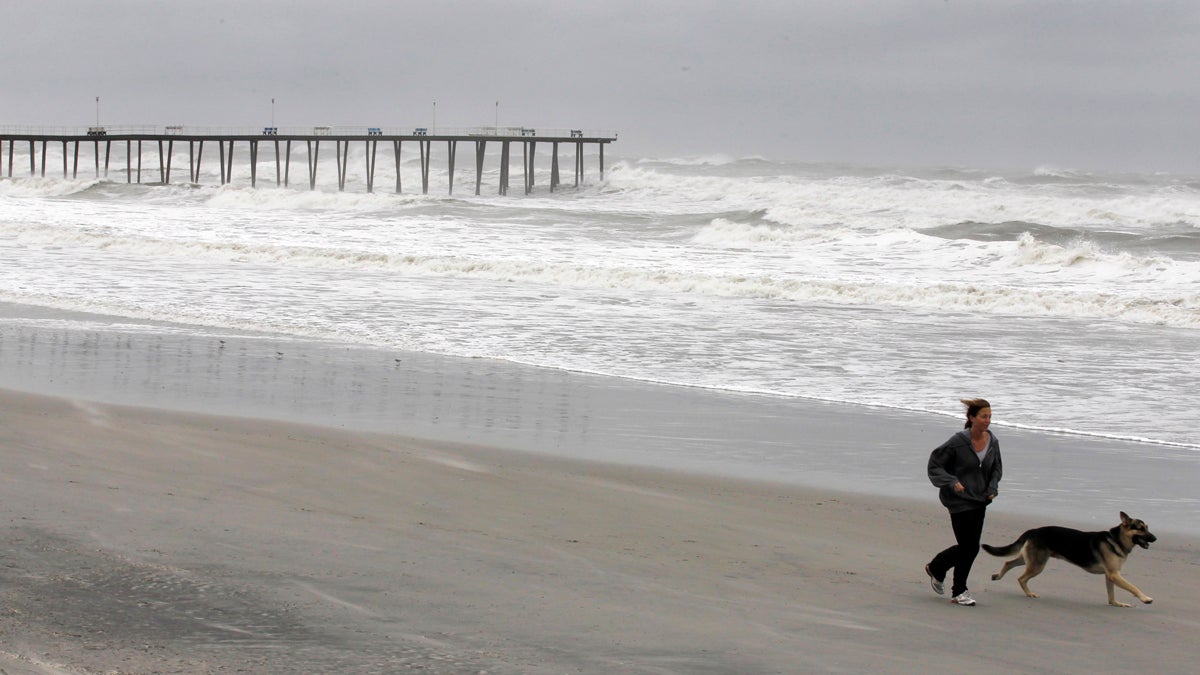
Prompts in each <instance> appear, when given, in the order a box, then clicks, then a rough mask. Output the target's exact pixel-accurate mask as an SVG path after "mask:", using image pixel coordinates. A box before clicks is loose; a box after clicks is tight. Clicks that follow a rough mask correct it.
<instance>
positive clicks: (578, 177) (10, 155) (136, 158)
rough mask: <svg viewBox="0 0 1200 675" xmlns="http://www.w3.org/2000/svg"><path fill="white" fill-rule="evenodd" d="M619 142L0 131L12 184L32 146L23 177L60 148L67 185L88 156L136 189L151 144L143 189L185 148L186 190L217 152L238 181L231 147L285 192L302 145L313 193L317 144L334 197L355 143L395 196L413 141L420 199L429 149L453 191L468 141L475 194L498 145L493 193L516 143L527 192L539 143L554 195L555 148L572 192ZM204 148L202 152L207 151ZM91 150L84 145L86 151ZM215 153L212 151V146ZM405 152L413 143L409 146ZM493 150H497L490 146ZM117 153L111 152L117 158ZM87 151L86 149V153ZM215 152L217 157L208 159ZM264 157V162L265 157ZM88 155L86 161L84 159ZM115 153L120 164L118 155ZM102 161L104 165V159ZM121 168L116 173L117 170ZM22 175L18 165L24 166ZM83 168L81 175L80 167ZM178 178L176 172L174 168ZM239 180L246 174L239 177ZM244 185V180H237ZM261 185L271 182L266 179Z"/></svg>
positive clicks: (334, 133)
mask: <svg viewBox="0 0 1200 675" xmlns="http://www.w3.org/2000/svg"><path fill="white" fill-rule="evenodd" d="M616 140H617V134H616V133H612V132H593V131H585V130H583V129H546V130H543V129H533V128H526V127H499V126H497V127H476V128H472V129H451V130H443V131H440V132H439V131H438V130H430V129H428V128H425V127H413V128H406V129H405V130H403V131H401V130H398V129H390V128H383V127H334V126H316V127H303V128H291V127H286V128H280V127H263V128H262V129H261V130H259V129H255V130H253V131H250V130H245V129H212V128H202V127H195V128H193V127H184V126H165V127H103V126H94V127H88V128H87V129H86V130H84V129H83V128H75V129H55V130H35V129H22V128H12V127H0V176H3V175H5V174H4V171H5V170H7V176H8V177H9V178H12V177H13V171H14V163H15V157H16V155H17V151H18V150H20V151H24V150H25V144H26V143H28V155H29V157H28V160H29V175H31V176H38V175H41V176H45V175H46V170H47V155H48V149H49V148H55V149H57V148H56V146H57V145H58V144H61V145H62V175H63V178H78V176H79V162H80V149H81V147H82V148H83V149H84V152H83V154H84V159H85V161H86V160H87V159H91V160H92V162H91V163H92V164H93V166H94V170H95V176H96V178H100V177H101V176H103V177H105V178H107V177H108V175H109V171H110V168H111V167H112V165H113V164H114V159H115V162H116V165H117V166H118V167H120V163H121V160H124V171H125V178H126V182H127V183H134V182H136V183H141V182H142V173H143V163H144V162H143V157H144V155H143V150H144V149H145V146H147V145H148V146H149V147H150V152H151V161H150V164H151V166H150V167H149V168H148V172H149V173H150V174H151V177H152V178H153V171H154V168H155V167H154V162H153V153H154V149H155V146H156V145H157V150H158V152H157V155H158V162H157V167H156V168H157V170H158V175H157V179H158V180H156V181H155V180H153V179H151V180H150V181H149V182H152V183H158V184H164V185H165V184H170V183H171V181H172V171H173V169H174V168H175V167H173V166H172V165H173V163H174V157H175V154H176V147H177V146H179V147H180V148H182V146H183V144H185V143H186V144H187V164H188V167H187V169H188V178H187V182H188V183H190V184H199V183H200V182H201V170H200V169H201V163H202V162H203V161H204V160H205V159H206V155H205V150H206V149H207V150H208V155H207V159H208V160H209V161H210V162H211V161H212V156H213V154H215V155H216V159H217V161H218V163H219V169H220V170H219V172H218V173H219V175H220V179H219V180H220V184H221V185H226V184H229V183H232V182H233V180H234V167H235V164H234V155H235V149H240V150H241V152H240V153H239V154H238V156H239V157H242V156H247V157H249V174H250V175H249V178H250V185H251V186H252V187H256V186H257V185H258V182H259V180H260V176H259V175H258V174H259V169H260V165H261V163H262V162H266V163H267V167H268V171H269V168H270V160H271V157H272V151H273V157H274V169H275V176H274V179H275V185H276V186H284V187H286V186H289V185H290V184H291V183H292V180H291V165H292V150H293V144H296V148H297V149H299V147H300V144H303V148H304V150H305V151H306V154H305V155H304V156H305V159H306V161H305V162H304V164H305V165H306V166H305V167H304V168H305V170H306V173H305V176H304V180H306V181H307V182H308V188H309V189H310V190H316V189H317V170H318V166H319V159H320V152H321V145H322V144H325V147H326V148H330V147H331V149H332V150H333V151H334V157H335V165H336V169H337V185H338V190H339V191H344V190H345V189H346V174H347V170H348V168H349V164H350V148H351V146H354V145H358V144H361V147H363V149H364V152H363V157H364V159H363V160H362V161H363V162H364V167H363V168H364V176H365V182H366V190H367V192H374V191H375V175H376V172H375V167H376V159H377V157H378V155H379V146H380V144H382V145H383V147H384V154H385V156H386V154H387V152H388V150H389V149H390V151H391V155H392V160H393V161H394V163H395V169H396V173H395V176H396V187H395V191H396V193H400V192H401V187H402V185H401V171H400V164H401V150H402V148H403V145H404V144H405V143H409V144H416V152H417V153H418V155H419V158H420V174H421V193H422V194H428V193H429V170H430V165H431V163H432V161H433V154H434V147H441V146H442V144H443V143H444V144H445V158H446V160H447V165H446V167H447V176H448V183H449V185H448V194H454V176H455V158H456V155H457V151H458V144H459V143H460V142H462V143H469V144H473V149H474V151H475V162H474V165H475V194H476V195H478V194H480V190H481V188H482V183H483V174H484V163H485V157H486V151H487V147H488V144H489V143H492V144H498V145H499V147H500V160H499V161H500V167H499V186H498V190H499V194H501V195H507V194H508V192H509V178H510V169H509V165H510V163H511V159H512V157H511V156H512V154H513V145H514V144H519V145H520V154H521V167H522V169H521V174H522V176H521V178H522V182H523V184H524V190H525V194H529V193H531V192H532V191H533V187H534V177H535V171H534V166H535V161H534V160H535V157H536V152H537V148H538V146H539V145H541V146H542V147H545V146H547V145H549V146H550V175H549V186H550V191H551V192H553V191H554V190H556V189H557V188H558V187H559V186H560V185H562V180H561V174H560V171H559V149H560V146H563V147H565V148H568V149H569V150H572V151H573V152H571V153H570V154H572V155H573V159H574V165H575V167H574V185H575V186H576V187H578V185H579V183H580V182H581V181H582V180H583V178H584V159H585V156H586V155H585V148H587V147H588V146H597V147H596V149H598V153H596V154H597V155H598V161H599V167H598V170H599V175H600V178H601V180H603V178H604V147H605V146H606V145H607V144H609V143H612V142H614V141H616ZM206 145H207V148H206ZM89 146H90V147H89ZM213 146H216V147H215V148H214V147H213ZM410 147H411V145H410ZM493 147H495V145H493ZM114 148H115V150H116V152H115V153H114ZM87 150H90V151H91V152H90V153H88V152H87ZM214 150H215V153H214ZM264 152H265V157H264ZM87 154H91V155H92V157H91V158H88V157H87V156H86V155H87ZM114 154H115V155H116V157H115V158H114ZM101 160H103V161H101ZM120 170H121V169H120V168H118V169H117V171H120ZM22 171H23V168H22ZM85 171H86V169H85ZM174 173H175V177H176V179H178V176H179V172H178V171H175V172H174ZM242 175H243V176H244V172H243V173H242ZM243 180H244V178H243ZM267 180H270V177H269V176H268V178H267Z"/></svg>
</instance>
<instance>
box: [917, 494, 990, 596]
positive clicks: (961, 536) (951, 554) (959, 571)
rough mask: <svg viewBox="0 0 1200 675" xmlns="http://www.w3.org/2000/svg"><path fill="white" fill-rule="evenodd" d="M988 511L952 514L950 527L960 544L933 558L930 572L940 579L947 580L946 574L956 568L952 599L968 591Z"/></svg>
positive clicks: (951, 591)
mask: <svg viewBox="0 0 1200 675" xmlns="http://www.w3.org/2000/svg"><path fill="white" fill-rule="evenodd" d="M985 513H987V509H971V510H970V511H959V512H958V513H951V514H950V525H951V527H953V528H954V540H955V541H957V542H958V543H957V544H955V545H954V546H951V547H950V548H948V549H946V550H945V551H942V552H941V553H939V554H937V555H936V556H934V557H933V562H931V563H929V571H930V572H933V576H934V577H936V578H938V579H945V578H946V572H948V571H949V570H950V568H951V567H953V568H954V584H953V585H952V586H951V587H950V597H954V596H956V595H958V594H960V593H962V592H963V591H965V590H967V575H968V574H970V573H971V565H973V564H974V563H975V556H977V555H979V538H980V536H982V535H983V516H984V514H985Z"/></svg>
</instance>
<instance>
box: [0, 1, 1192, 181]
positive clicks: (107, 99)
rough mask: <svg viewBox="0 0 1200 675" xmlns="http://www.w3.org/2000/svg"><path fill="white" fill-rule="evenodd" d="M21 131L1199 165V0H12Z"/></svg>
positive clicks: (15, 101) (0, 89)
mask: <svg viewBox="0 0 1200 675" xmlns="http://www.w3.org/2000/svg"><path fill="white" fill-rule="evenodd" d="M0 26H3V38H2V39H0V63H3V68H2V70H0V125H12V124H45V125H89V124H92V123H94V121H95V115H96V110H95V108H96V106H95V97H96V96H100V97H101V106H100V107H101V121H102V122H103V123H105V124H111V125H124V124H157V125H162V124H188V125H200V126H207V125H239V126H241V125H245V126H259V125H266V124H267V123H268V122H269V121H270V118H271V111H272V108H271V98H272V97H274V98H275V99H276V105H275V121H276V124H277V125H278V126H292V125H297V126H299V125H312V124H364V125H371V126H407V125H429V124H432V122H433V109H434V105H433V102H434V101H435V100H436V101H437V105H436V110H437V113H436V114H437V125H438V126H439V127H443V128H445V127H466V126H479V125H491V124H493V123H494V122H495V116H496V101H497V100H499V101H500V106H499V118H500V124H501V125H524V126H534V127H537V126H541V127H555V128H566V127H572V128H578V127H583V128H587V129H597V130H614V131H617V132H619V133H620V140H619V141H618V143H617V144H616V145H615V146H613V147H612V148H611V150H610V152H612V153H613V154H616V155H619V156H681V155H705V154H711V153H727V154H731V155H735V156H742V155H760V156H764V157H768V158H772V159H794V160H802V161H808V160H812V161H845V162H864V163H882V164H893V165H925V166H928V165H955V166H961V165H971V166H981V167H988V168H1032V167H1036V166H1044V165H1049V166H1055V167H1060V168H1078V169H1100V170H1136V171H1172V172H1181V173H1188V174H1200V85H1198V82H1200V2H1196V1H1195V0H1178V1H1161V2H1156V1H1155V0H1128V1H1117V0H1091V1H1082V0H1081V1H1076V2H1058V1H1055V0H1029V1H1017V0H1011V1H1010V0H991V1H985V0H890V1H889V0H873V1H861V2H859V1H855V0H830V1H827V2H816V1H811V0H781V1H775V0H742V1H716V0H588V1H587V2H579V1H577V0H558V1H557V2H534V1H532V0H503V1H493V0H470V1H467V0H423V1H421V2H409V1H407V0H392V1H378V0H341V1H340V2H335V1H331V0H325V1H317V0H290V1H287V2H283V1H274V0H189V1H184V0H177V1H162V2H150V1H149V0H105V1H103V2H97V1H95V0H4V2H3V7H2V8H0Z"/></svg>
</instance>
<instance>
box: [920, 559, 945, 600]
mask: <svg viewBox="0 0 1200 675" xmlns="http://www.w3.org/2000/svg"><path fill="white" fill-rule="evenodd" d="M925 574H928V575H929V585H930V586H931V587H932V588H933V592H934V593H937V594H938V595H945V594H946V587H945V586H944V585H943V583H942V582H940V581H938V580H937V579H936V578H935V577H934V576H933V572H930V571H929V565H926V566H925Z"/></svg>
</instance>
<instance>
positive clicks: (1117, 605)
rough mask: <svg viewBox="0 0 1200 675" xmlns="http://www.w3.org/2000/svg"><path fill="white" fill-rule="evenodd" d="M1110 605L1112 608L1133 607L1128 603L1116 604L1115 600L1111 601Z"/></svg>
mask: <svg viewBox="0 0 1200 675" xmlns="http://www.w3.org/2000/svg"><path fill="white" fill-rule="evenodd" d="M1110 604H1111V605H1112V606H1113V607H1133V605H1131V604H1129V603H1127V602H1118V601H1116V600H1113V601H1112V603H1110Z"/></svg>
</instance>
